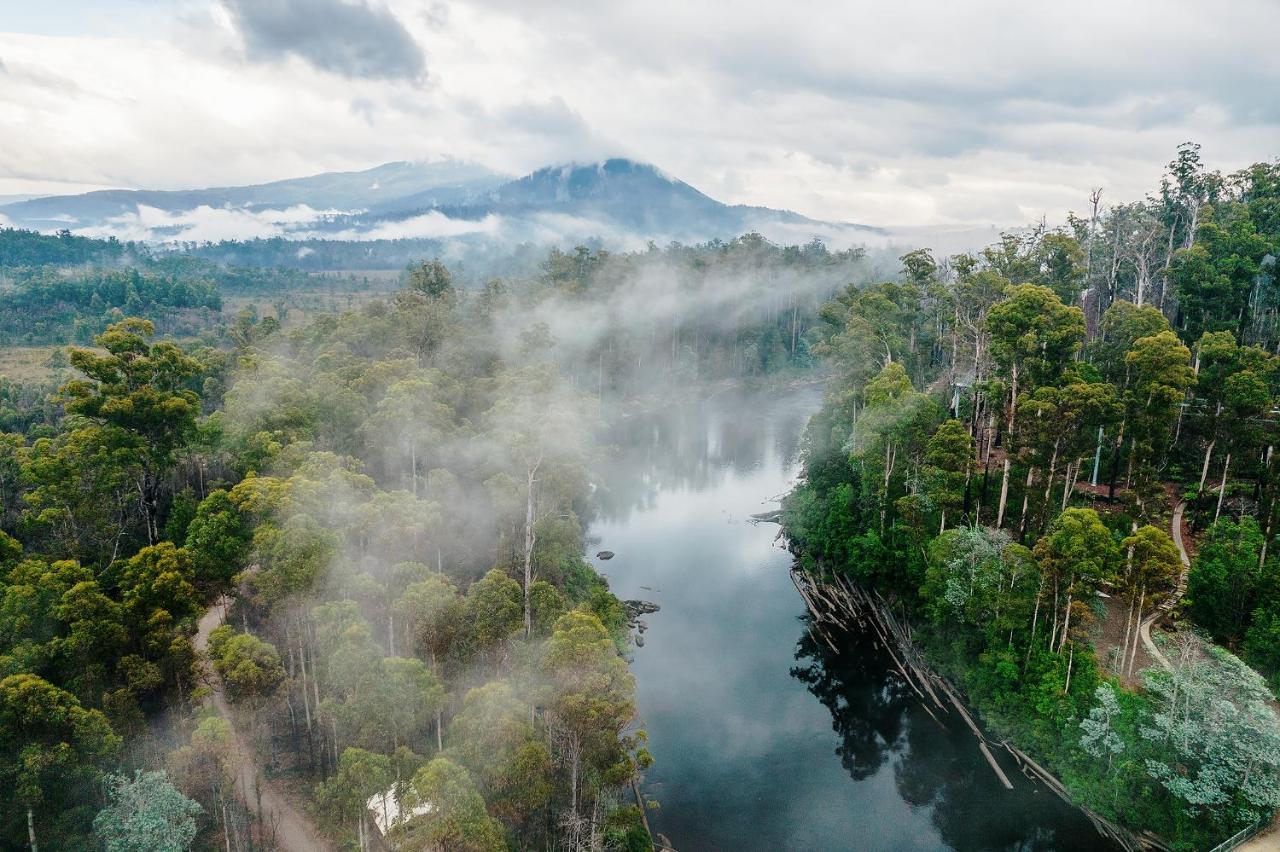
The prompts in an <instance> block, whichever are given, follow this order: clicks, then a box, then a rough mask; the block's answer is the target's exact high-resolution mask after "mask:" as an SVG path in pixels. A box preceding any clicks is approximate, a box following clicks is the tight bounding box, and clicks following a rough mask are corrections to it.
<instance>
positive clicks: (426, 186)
mask: <svg viewBox="0 0 1280 852" xmlns="http://www.w3.org/2000/svg"><path fill="white" fill-rule="evenodd" d="M299 206H304V207H305V208H307V209H306V210H304V211H301V212H299V211H297V209H296V208H298V207H299ZM206 208H207V209H206ZM150 209H155V210H159V211H161V214H162V216H160V217H156V216H150V215H149V216H144V213H147V211H148V210H150ZM232 213H234V214H243V215H244V216H245V217H246V223H245V227H246V228H257V229H258V230H259V231H266V232H267V233H272V234H274V235H280V236H285V237H290V236H291V235H292V236H294V237H295V238H306V237H324V236H325V235H326V234H332V235H334V238H342V239H376V238H380V237H384V236H386V235H387V234H388V233H392V232H394V233H396V234H402V235H412V234H413V229H414V228H415V227H418V228H421V229H436V230H440V229H446V230H450V231H452V232H457V233H465V232H468V231H469V230H470V231H472V232H476V233H479V232H481V231H484V232H485V233H488V234H489V235H490V236H492V230H493V228H492V226H493V223H494V222H501V223H502V225H503V226H504V227H505V228H506V229H507V231H509V232H510V233H508V234H507V236H509V237H512V238H515V239H521V240H531V239H542V240H544V241H545V239H547V238H549V237H561V238H563V239H582V238H586V237H592V236H597V237H601V238H606V239H607V238H614V239H618V240H624V241H635V240H637V239H640V240H643V239H664V240H681V241H697V240H704V239H714V238H728V237H733V236H737V235H739V234H741V233H744V232H747V231H761V232H762V233H765V235H766V236H770V235H771V234H770V233H769V232H775V233H774V234H773V235H774V236H780V237H783V238H788V239H792V238H801V237H802V236H803V234H805V233H808V235H809V238H811V237H813V236H822V235H826V236H828V237H829V236H831V235H832V234H835V235H837V236H838V238H852V237H853V236H856V235H858V234H865V235H873V234H879V233H881V231H880V229H877V228H873V227H871V226H867V225H861V224H855V223H849V222H824V221H821V220H817V219H811V218H809V217H806V216H804V215H802V214H799V213H796V212H794V211H791V210H785V209H776V208H770V207H764V206H755V205H743V204H726V203H724V202H722V201H719V200H717V199H715V198H713V197H711V196H709V195H707V194H706V193H704V192H702V191H701V190H699V189H697V188H695V187H694V186H692V185H690V184H688V183H686V182H685V181H683V180H680V179H679V178H676V177H674V176H671V175H669V174H667V173H666V172H664V171H662V170H661V169H659V168H658V167H657V166H655V165H653V164H651V163H646V162H641V161H638V160H633V159H629V158H624V157H611V158H607V159H603V160H598V161H595V162H588V163H580V162H570V163H561V164H556V165H550V166H544V167H542V168H539V169H535V170H534V171H532V172H529V173H528V174H525V175H523V176H521V177H514V178H513V177H510V176H508V175H504V174H501V173H499V172H496V171H492V170H490V169H488V168H486V167H484V166H480V165H477V164H474V163H466V162H464V161H456V160H445V161H438V162H436V163H426V164H424V163H410V162H393V163H384V164H382V165H379V166H375V167H373V168H371V169H365V170H359V171H348V172H323V173H320V174H316V175H309V176H306V177H301V178H287V179H284V180H279V181H271V182H268V183H264V184H251V185H245V186H229V187H210V188H205V189H189V190H147V189H139V190H97V191H94V192H88V193H81V194H77V195H63V196H45V197H41V198H33V199H28V200H25V201H18V202H15V203H10V204H5V205H3V206H0V216H3V217H5V218H6V219H8V220H9V221H11V222H12V223H13V224H15V225H18V226H21V227H31V228H35V229H37V230H53V229H58V228H69V229H71V230H73V231H81V230H83V231H85V232H87V233H94V234H97V235H103V234H110V233H113V232H114V231H113V229H119V230H121V231H122V233H121V235H122V236H125V235H128V236H138V235H139V234H142V235H143V236H142V237H141V238H143V239H149V240H151V241H157V242H163V241H168V240H174V239H188V238H190V239H197V240H199V239H200V234H201V232H200V231H199V222H200V221H201V219H202V218H204V219H207V218H209V216H210V215H211V214H232ZM155 218H160V219H161V221H160V222H159V223H154V222H150V221H144V219H148V220H149V219H155ZM126 227H127V228H131V229H132V230H131V231H129V232H128V234H125V233H123V230H124V229H125V228H126ZM809 232H812V233H809ZM247 235H248V234H246V236H247ZM255 235H261V233H258V234H255ZM424 235H427V236H435V235H437V234H424Z"/></svg>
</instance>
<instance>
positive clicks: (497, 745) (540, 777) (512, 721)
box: [449, 681, 553, 825]
mask: <svg viewBox="0 0 1280 852" xmlns="http://www.w3.org/2000/svg"><path fill="white" fill-rule="evenodd" d="M530 710H531V708H530V707H529V705H528V703H527V702H525V701H522V700H520V699H519V698H518V697H517V695H516V693H515V691H514V690H513V689H512V687H511V684H510V683H508V682H506V681H491V682H490V683H487V684H485V685H484V686H480V687H476V688H475V689H472V690H471V691H469V692H468V693H467V695H466V698H464V699H463V702H462V709H461V710H460V711H459V712H458V715H457V716H455V717H454V719H453V722H452V723H451V724H450V725H449V753H450V755H451V756H454V757H455V758H456V759H457V760H458V761H459V762H461V763H462V764H463V765H464V766H466V767H467V769H468V770H469V771H470V772H471V774H472V777H474V778H475V779H476V780H477V784H478V785H479V787H480V790H481V791H482V792H483V794H484V797H485V801H486V802H488V803H489V806H490V808H491V809H492V810H493V811H494V812H495V813H497V814H498V815H500V816H502V817H503V818H504V819H506V820H508V821H509V822H511V823H512V824H515V825H520V824H522V823H524V822H525V821H526V820H528V819H529V818H530V817H531V816H532V815H534V814H535V813H537V812H538V810H539V809H540V808H542V807H544V806H545V805H546V804H547V802H549V801H550V799H551V795H552V791H553V788H552V786H551V782H550V773H551V756H550V753H549V752H548V750H547V746H546V744H545V743H544V742H543V741H542V739H541V738H540V737H539V736H538V733H537V732H536V731H535V730H534V727H533V725H532V724H531V723H530V718H531V713H530Z"/></svg>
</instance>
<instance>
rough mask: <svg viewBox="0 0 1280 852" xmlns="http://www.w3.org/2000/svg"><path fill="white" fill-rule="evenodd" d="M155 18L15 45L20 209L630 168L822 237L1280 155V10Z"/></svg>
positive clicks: (858, 0) (560, 10) (399, 6)
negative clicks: (381, 167)
mask: <svg viewBox="0 0 1280 852" xmlns="http://www.w3.org/2000/svg"><path fill="white" fill-rule="evenodd" d="M28 5H31V4H28ZM37 5H38V4H37ZM144 5H145V8H146V9H148V10H149V11H148V12H147V14H146V16H144V17H143V18H140V19H137V20H133V21H129V20H123V19H122V20H121V21H120V23H119V26H118V28H117V30H115V31H117V32H118V31H126V30H127V31H129V32H131V33H134V34H133V35H131V36H130V37H128V38H124V37H120V36H113V35H111V34H110V33H104V32H94V33H92V34H86V33H84V32H79V33H78V34H76V35H67V36H57V37H55V36H50V35H43V36H40V35H30V34H27V35H20V34H13V33H0V56H3V59H4V62H5V63H6V65H7V66H8V68H9V74H8V76H5V77H0V79H2V80H3V82H4V85H3V86H0V139H5V140H12V142H11V143H10V144H5V145H0V193H10V192H20V191H23V190H22V189H19V188H15V187H14V185H13V184H14V179H15V178H18V177H23V178H30V179H35V178H44V179H51V180H58V181H64V182H74V183H91V184H99V185H113V186H121V187H149V188H163V189H177V188H190V187H197V186H217V185H224V186H225V185H236V184H244V183H259V182H265V181H269V180H274V179H279V178H284V177H290V176H296V175H305V174H315V173H317V172H322V171H331V170H354V169H361V168H368V167H369V166H373V165H376V164H378V163H380V162H389V161H396V160H418V159H433V158H439V157H444V156H453V157H457V158H461V159H468V160H472V161H476V162H481V163H485V164H487V165H489V166H491V167H493V168H494V169H496V170H499V171H502V172H506V173H510V174H523V173H526V172H529V171H532V170H533V169H536V168H539V167H542V166H546V165H550V164H555V163H562V162H567V161H571V160H578V161H591V160H596V159H599V158H600V157H602V156H605V155H623V156H630V157H633V158H636V159H639V160H644V161H648V162H652V163H655V164H656V165H658V166H660V167H661V168H662V169H663V170H664V171H666V172H668V173H670V174H673V175H675V176H677V177H679V178H681V179H682V180H685V181H688V182H689V183H690V184H692V185H693V186H695V187H697V188H698V189H699V190H702V191H703V192H705V193H707V194H708V195H710V196H712V197H714V198H717V199H720V200H722V201H726V202H730V203H742V204H757V205H767V206H770V207H781V208H786V209H790V210H795V211H796V212H799V213H802V214H804V215H806V216H810V217H813V218H817V219H825V220H834V221H843V222H861V223H866V224H870V225H877V226H885V225H933V224H942V223H965V224H973V225H988V224H991V223H996V224H999V225H1019V224H1023V223H1024V222H1025V221H1027V219H1039V218H1040V216H1041V215H1044V216H1046V217H1047V218H1048V219H1049V220H1050V221H1061V220H1062V219H1063V217H1064V216H1065V214H1066V212H1067V211H1068V210H1072V209H1074V210H1075V211H1076V212H1081V211H1082V210H1083V209H1084V207H1085V206H1086V205H1087V203H1088V194H1089V190H1090V189H1091V188H1092V187H1097V186H1101V187H1104V188H1105V190H1106V194H1105V196H1104V197H1105V198H1106V200H1107V201H1123V200H1133V199H1137V198H1141V197H1142V196H1143V195H1144V194H1145V193H1146V192H1148V191H1150V190H1151V189H1152V188H1153V187H1154V186H1156V185H1157V182H1158V180H1159V177H1160V173H1161V169H1162V168H1163V166H1164V164H1165V163H1167V162H1168V161H1169V159H1170V158H1171V157H1172V155H1173V152H1174V149H1175V147H1176V146H1177V145H1178V143H1180V142H1183V141H1186V140H1189V139H1191V140H1196V141H1199V142H1201V143H1202V144H1203V146H1204V148H1203V150H1204V157H1205V162H1206V164H1207V165H1208V166H1209V167H1210V168H1219V169H1223V170H1227V171H1230V170H1233V169H1236V168H1240V167H1242V166H1245V165H1247V164H1249V163H1251V162H1254V161H1257V160H1269V159H1271V158H1274V157H1275V156H1276V154H1277V153H1278V151H1277V146H1276V141H1275V140H1276V139H1280V107H1278V106H1277V104H1280V100H1278V99H1276V98H1274V97H1271V98H1268V97H1267V96H1266V95H1267V93H1269V92H1275V91H1280V53H1277V52H1276V51H1275V50H1274V49H1272V45H1271V42H1272V41H1274V35H1273V34H1274V32H1275V31H1276V30H1277V28H1280V4H1277V3H1275V2H1274V0H1236V2H1233V3H1227V4H1218V5H1217V6H1214V7H1212V8H1211V7H1210V5H1208V4H1204V3H1196V2H1194V1H1193V0H1131V2H1129V3H1121V4H1117V3H1115V2H1114V0H1078V2H1077V3H1076V4H1068V5H1059V6H1053V5H1045V4H1038V5H1037V4H1027V3H1025V2H1017V0H973V2H972V3H963V4H961V3H946V2H941V0H938V2H932V3H927V2H923V0H911V2H906V3H897V4H889V5H887V6H886V5H885V4H883V3H873V2H871V0H849V2H847V3H841V4H832V3H819V2H816V0H796V2H795V3H792V4H779V3H777V2H776V0H740V2H739V3H738V5H737V6H735V9H734V14H733V15H725V14H724V12H723V9H721V8H719V7H718V6H717V5H716V4H699V3H688V2H682V0H614V2H610V3H596V4H583V3H580V2H576V0H574V1H573V2H571V0H544V2H539V3H529V2H517V0H452V2H450V3H449V5H448V7H447V10H446V9H445V8H444V7H441V6H430V8H428V5H429V4H427V3H424V2H422V0H359V3H357V2H356V0H348V2H345V3H344V2H340V0H309V2H308V0H199V2H196V3H194V4H184V5H183V8H184V9H188V10H190V9H195V8H199V9H201V10H203V11H202V12H201V14H202V15H203V17H202V18H201V19H200V20H199V22H198V23H199V25H198V26H197V25H196V23H195V22H194V18H193V19H192V21H193V22H191V23H183V22H182V21H181V20H179V17H178V16H177V15H175V16H174V17H173V19H172V21H171V23H170V25H169V26H170V30H169V31H163V30H162V26H161V24H159V23H155V21H156V20H158V19H163V17H164V15H163V13H158V14H157V13H156V12H155V11H154V7H152V6H151V4H144ZM138 8H143V7H142V6H140V7H138ZM121 14H124V13H120V12H118V11H117V10H114V9H113V16H114V17H117V18H118V17H120V15H121ZM139 14H142V13H141V12H140V13H139ZM187 14H188V15H189V16H190V15H194V14H195V12H188V13H187ZM13 20H14V19H13V17H12V16H11V17H10V18H9V19H6V23H5V26H9V27H13V26H15V24H14V23H13ZM1099 21H1105V22H1106V24H1105V26H1100V25H1099V23H1098V22H1099ZM371 22H372V23H371ZM126 24H134V26H129V27H127V28H126V26H125V25H126ZM420 46H425V47H428V48H429V51H430V78H429V79H428V80H426V81H425V82H422V83H421V84H418V85H412V86H411V85H405V84H404V82H403V80H404V79H405V78H406V77H408V78H413V79H421V78H422V77H423V72H422V68H423V66H424V64H425V60H424V59H423V54H422V51H421V50H420V49H419V48H420ZM246 53H247V54H248V55H249V56H251V57H257V58H260V59H282V58H290V57H293V58H291V59H290V61H284V62H274V61H273V62H252V61H251V62H246V61H244V56H245V55H246ZM157 68H163V69H170V70H171V73H160V74H158V73H156V70H155V69H157ZM179 110H180V112H179ZM317 128H323V132H317ZM422 224H423V225H424V226H430V225H431V224H432V223H422ZM566 224H567V226H568V227H571V228H574V229H575V230H576V229H577V228H578V226H577V225H576V224H575V223H547V225H548V227H549V228H550V229H551V230H553V231H554V230H559V229H560V227H561V226H563V225H566ZM503 227H504V228H506V227H507V225H506V224H504V226H503Z"/></svg>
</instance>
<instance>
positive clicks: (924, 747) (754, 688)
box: [590, 382, 1097, 852]
mask: <svg viewBox="0 0 1280 852" xmlns="http://www.w3.org/2000/svg"><path fill="white" fill-rule="evenodd" d="M821 403H822V393H821V390H820V388H819V387H818V385H817V384H816V383H807V382H806V383H804V384H801V385H799V386H796V387H792V388H785V387H784V388H782V389H777V388H772V389H765V390H763V391H762V392H760V393H756V394H753V393H750V392H746V391H737V392H732V393H722V394H717V395H715V396H713V397H712V398H710V399H706V400H699V401H697V402H694V403H690V404H685V405H667V406H663V407H660V408H659V409H658V410H655V411H649V412H645V413H641V414H638V415H636V416H633V417H629V418H626V419H625V420H623V421H622V422H617V423H615V424H613V426H612V427H611V429H612V432H611V433H610V435H609V436H608V443H610V444H612V445H614V446H618V447H620V448H622V450H621V452H620V453H618V454H617V455H616V456H615V457H614V458H612V459H611V460H610V461H609V462H608V464H606V465H604V466H603V469H602V471H601V473H602V475H601V478H600V487H599V494H600V501H599V504H600V512H601V514H600V516H599V517H597V518H596V519H595V520H594V521H593V523H592V525H591V528H590V535H591V538H592V541H593V542H598V544H593V545H592V547H593V550H595V549H602V550H603V549H608V550H609V551H612V552H613V553H614V556H613V558H612V559H610V560H608V561H603V562H599V563H597V567H598V568H599V569H600V570H602V571H606V572H607V573H608V575H609V582H610V586H611V588H612V589H613V591H614V592H615V594H617V595H618V596H619V597H621V598H623V599H627V598H636V599H644V600H651V601H653V602H654V603H656V604H658V605H660V606H661V609H660V611H658V612H657V613H653V614H652V615H649V616H646V621H647V622H648V630H647V631H646V633H645V644H644V646H643V647H640V648H636V649H635V651H634V653H633V657H634V660H633V665H632V669H633V671H634V672H635V675H636V678H637V686H636V699H637V706H638V709H639V715H640V719H641V721H642V723H643V727H644V728H645V729H646V730H647V731H648V733H649V749H650V750H651V751H652V752H653V757H654V764H653V766H652V767H651V768H650V769H648V770H647V771H646V772H645V781H644V791H645V794H646V796H647V797H649V798H650V799H652V800H654V801H656V802H658V803H659V804H660V808H658V809H657V810H656V811H653V812H651V813H650V820H651V822H652V827H653V831H654V832H655V834H656V835H658V836H659V837H661V836H663V835H665V836H666V837H668V838H670V843H671V845H674V846H675V847H677V848H679V849H698V850H704V849H705V850H713V852H714V850H741V849H788V850H791V849H794V850H824V852H825V850H837V849H850V848H859V849H867V850H888V849H959V850H974V849H991V848H1019V847H1023V848H1026V847H1027V846H1029V845H1032V844H1036V843H1039V844H1044V843H1047V842H1051V843H1052V845H1053V848H1054V849H1055V850H1058V852H1092V850H1095V849H1096V848H1097V839H1096V834H1095V833H1094V831H1093V829H1092V827H1091V826H1090V825H1089V824H1088V822H1087V821H1086V820H1085V819H1084V818H1083V817H1082V816H1081V815H1080V814H1079V813H1078V812H1076V811H1073V810H1072V809H1070V808H1068V807H1067V806H1066V805H1065V804H1064V803H1062V802H1061V801H1060V800H1059V799H1057V798H1056V797H1054V796H1049V795H1045V794H1044V793H1043V792H1040V793H1037V792H1035V790H1034V789H1032V788H1031V787H1030V785H1026V784H1021V785H1019V787H1020V789H1019V790H1017V791H1015V792H1013V793H1009V792H1007V791H1005V789H1004V788H1003V787H1002V786H1001V785H1000V784H999V782H998V781H997V780H996V778H995V776H994V774H993V773H992V772H991V769H990V768H989V766H988V765H987V763H986V762H985V760H984V759H983V758H982V757H981V755H980V753H979V752H978V751H977V750H976V749H975V748H974V745H973V739H972V734H970V733H969V732H968V731H967V730H966V729H962V728H960V727H958V726H956V725H951V726H950V727H949V729H943V728H941V727H939V726H938V725H936V724H935V723H934V722H933V720H932V719H931V718H930V717H929V715H928V713H927V712H926V711H925V710H924V709H923V706H922V705H921V704H920V703H919V702H917V701H915V700H914V694H912V693H910V692H909V691H908V690H905V688H902V687H901V685H900V681H899V680H898V679H897V676H896V674H895V673H894V672H893V671H891V670H890V669H889V667H888V665H887V664H886V663H885V662H884V658H883V655H881V654H873V653H870V650H869V648H863V647H862V646H860V645H857V644H853V645H849V646H842V648H841V650H840V652H839V653H837V652H835V651H833V650H832V649H831V648H829V647H828V646H826V645H825V644H821V640H816V642H815V640H814V639H813V637H811V636H810V634H809V633H808V632H807V631H806V630H805V629H804V626H803V623H802V621H801V619H802V618H803V617H804V614H805V608H804V605H803V603H802V602H801V601H800V600H799V599H798V598H797V596H796V594H795V591H794V589H793V588H792V586H791V581H790V580H789V579H788V576H787V572H788V570H789V569H790V567H791V565H792V562H793V557H792V554H791V553H790V552H789V551H788V550H787V549H786V548H784V547H781V546H780V545H779V543H778V542H777V541H775V539H776V533H777V528H776V527H774V526H772V525H770V524H764V523H758V522H757V521H756V519H754V518H752V517H751V516H752V515H755V514H760V513H762V512H767V511H768V510H770V509H772V508H774V507H776V505H777V503H776V499H777V498H778V496H779V495H781V494H784V493H786V492H787V491H789V490H790V489H791V488H792V487H794V485H795V480H796V475H797V473H798V472H799V457H800V450H801V447H802V445H803V435H804V432H805V426H806V423H807V422H808V420H809V417H810V415H811V414H812V413H813V412H814V411H816V410H817V409H818V408H819V407H820V406H821ZM1015 774H1016V773H1015ZM1013 780H1015V781H1016V780H1018V779H1017V778H1014V779H1013Z"/></svg>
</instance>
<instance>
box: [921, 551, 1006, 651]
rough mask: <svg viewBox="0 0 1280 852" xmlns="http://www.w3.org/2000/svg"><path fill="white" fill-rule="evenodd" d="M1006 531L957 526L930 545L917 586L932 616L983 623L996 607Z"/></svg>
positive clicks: (939, 618)
mask: <svg viewBox="0 0 1280 852" xmlns="http://www.w3.org/2000/svg"><path fill="white" fill-rule="evenodd" d="M1009 543H1010V540H1009V535H1008V533H1006V532H1004V531H1003V530H989V529H987V528H985V527H977V526H975V527H957V528H955V529H952V530H947V531H946V532H944V533H942V534H941V535H939V536H938V537H937V538H935V539H934V540H933V542H932V544H931V545H930V559H929V568H928V570H927V572H926V577H925V584H924V586H923V587H922V588H921V589H920V593H921V595H922V597H924V598H925V600H926V601H928V602H929V605H930V607H931V609H932V611H933V617H934V619H935V620H938V621H943V620H946V619H949V618H955V619H956V620H958V621H959V622H961V623H962V624H967V625H969V626H973V627H979V628H981V627H984V626H987V625H988V624H990V622H991V620H992V619H993V617H994V615H995V614H996V613H997V612H998V611H999V603H1000V601H999V592H1000V591H1001V590H1002V589H1003V587H1004V580H1005V576H1004V575H1005V565H1004V552H1005V548H1007V547H1008V546H1009Z"/></svg>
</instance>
